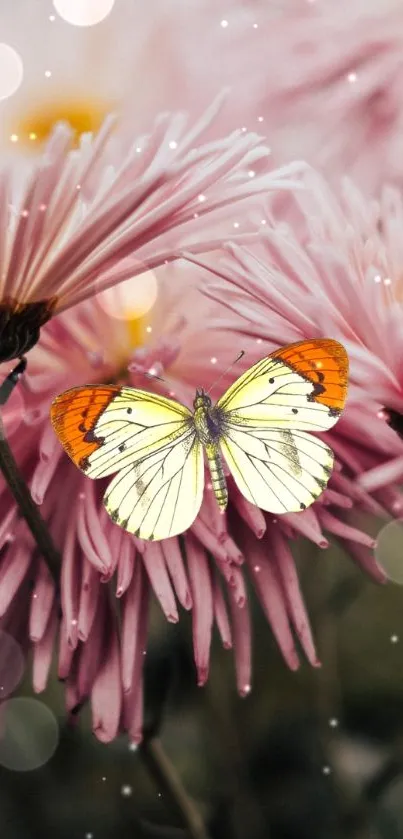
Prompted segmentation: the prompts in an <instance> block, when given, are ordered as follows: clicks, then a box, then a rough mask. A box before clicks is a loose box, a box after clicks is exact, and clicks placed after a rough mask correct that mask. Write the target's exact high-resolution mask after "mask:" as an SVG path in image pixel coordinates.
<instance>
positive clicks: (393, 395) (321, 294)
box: [188, 170, 403, 579]
mask: <svg viewBox="0 0 403 839" xmlns="http://www.w3.org/2000/svg"><path fill="white" fill-rule="evenodd" d="M304 183H305V185H306V187H307V188H306V189H303V190H300V191H299V192H298V194H296V195H295V204H294V207H293V208H292V209H291V210H290V213H289V216H290V221H289V222H288V223H286V222H284V221H281V220H279V219H278V213H277V212H276V210H275V209H274V210H273V209H272V210H271V211H270V213H269V214H268V215H267V217H266V218H263V219H262V220H261V222H262V221H263V222H265V223H264V224H262V223H261V237H260V242H259V244H258V245H256V246H255V247H254V248H253V249H246V248H244V247H240V246H237V245H228V247H227V255H226V256H225V257H222V258H221V259H219V260H215V261H214V263H212V261H211V260H209V259H208V258H206V259H204V260H202V259H200V258H197V257H193V258H192V257H189V259H190V261H192V262H193V263H195V264H197V265H199V266H202V267H203V268H206V267H207V268H208V269H209V270H210V272H211V273H212V274H214V275H215V276H216V277H217V278H218V279H217V281H216V282H214V281H210V283H204V286H203V289H204V292H205V294H206V295H207V296H208V297H209V298H210V299H213V300H214V302H215V309H214V311H215V316H210V318H209V328H210V329H211V339H209V346H211V352H212V355H213V354H214V356H216V357H219V358H220V362H222V364H223V366H224V367H225V364H226V363H227V361H228V360H229V358H230V357H229V356H228V353H227V352H223V351H222V348H225V349H227V348H228V347H229V346H230V347H231V348H235V350H237V349H238V347H240V346H241V345H242V348H243V349H245V350H246V352H247V355H246V361H245V363H247V364H250V363H252V362H253V361H254V360H255V359H256V358H257V357H259V356H260V355H263V354H265V353H267V352H270V350H272V349H273V348H275V347H277V346H278V345H281V344H286V343H288V342H292V341H297V340H300V339H301V338H304V337H305V338H307V337H319V336H324V335H326V336H329V337H332V338H335V339H337V340H339V341H340V342H341V343H342V344H343V345H344V346H345V347H346V350H347V352H348V356H349V360H350V375H349V382H350V384H349V395H348V401H347V407H346V409H345V411H344V413H343V416H342V418H341V419H340V421H339V422H338V423H337V425H336V426H335V427H334V429H332V431H331V432H330V433H329V434H327V435H326V437H327V439H328V440H329V444H330V445H331V446H332V447H333V449H334V451H335V452H336V455H337V458H338V462H339V470H338V471H336V472H335V473H334V475H333V477H332V479H331V481H330V483H329V488H328V490H327V491H326V492H325V493H324V495H323V497H322V501H323V503H322V504H320V503H317V504H315V505H314V506H313V507H312V508H311V509H310V510H309V511H307V512H308V513H309V515H310V516H311V518H312V521H314V522H315V526H316V527H319V528H324V529H325V530H328V531H329V532H330V533H334V534H335V535H337V536H338V537H339V538H341V539H342V540H343V541H344V542H345V544H346V545H347V546H348V550H349V552H350V553H351V554H352V556H353V558H355V559H356V560H358V562H359V563H360V564H361V565H362V566H363V567H364V568H365V569H366V570H367V571H369V573H370V574H371V575H372V576H373V577H374V578H375V579H380V578H381V576H382V573H381V572H380V570H379V568H377V566H376V563H375V561H374V557H373V555H372V551H371V550H370V548H371V540H369V539H365V538H364V539H363V538H362V535H358V534H357V533H355V534H353V532H352V531H351V521H352V519H351V512H349V508H352V507H353V506H354V508H357V509H360V508H362V509H363V510H366V511H368V512H370V513H374V514H376V515H385V514H390V515H394V516H395V515H397V514H398V513H400V512H401V511H402V509H403V498H402V496H401V493H400V491H399V488H398V487H399V484H401V482H402V479H403V441H402V440H401V439H399V437H398V436H397V434H396V433H395V432H394V431H393V430H392V428H391V427H390V424H392V425H394V427H398V429H399V431H400V433H402V431H403V420H402V415H403V377H402V365H401V359H402V351H403V345H402V334H401V323H402V316H403V311H402V304H403V290H402V283H401V277H402V264H403V252H402V246H401V237H400V230H401V226H402V224H403V198H402V195H401V194H400V193H399V192H398V190H395V189H392V188H390V187H387V188H385V189H384V190H383V192H382V196H381V199H380V201H379V202H370V203H368V202H367V201H366V200H365V199H364V198H363V196H362V195H361V194H360V192H359V191H358V190H357V188H356V187H355V186H354V185H353V184H352V183H351V182H350V181H348V180H344V181H343V183H342V187H341V193H340V195H339V196H337V195H336V194H335V193H334V192H332V190H331V189H330V187H329V185H328V184H327V183H326V181H325V180H324V179H323V178H322V177H321V176H320V175H319V174H318V173H315V172H314V171H313V170H310V171H309V172H307V173H306V175H305V177H304ZM283 209H284V205H283V204H282V206H281V208H280V217H281V214H282V212H283ZM288 209H290V208H289V207H288ZM217 304H221V308H220V309H217ZM220 333H221V335H220ZM194 361H195V360H194V359H193V357H192V353H191V352H190V353H189V356H188V363H189V365H192V364H193V362H194ZM221 386H223V385H221ZM391 419H392V422H391ZM334 491H335V492H336V495H335V496H333V492H334ZM330 498H333V502H334V504H335V508H334V509H331V510H330V511H329V508H328V506H327V504H326V501H327V499H329V500H330ZM338 506H340V509H339V510H338V511H337V507H338ZM306 518H307V517H306V515H305V513H304V515H303V516H299V515H298V522H299V523H300V526H301V525H302V522H303V520H305V519H306ZM283 519H284V517H283ZM283 519H282V521H283Z"/></svg>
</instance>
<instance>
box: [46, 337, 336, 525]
mask: <svg viewBox="0 0 403 839" xmlns="http://www.w3.org/2000/svg"><path fill="white" fill-rule="evenodd" d="M347 383H348V358H347V354H346V351H345V349H344V347H343V346H342V345H341V344H339V343H338V342H337V341H333V340H332V339H329V338H323V339H322V338H321V339H312V340H308V341H299V342H297V343H296V344H291V345H289V346H288V347H283V348H282V349H280V350H276V351H275V352H274V353H272V354H271V355H269V356H266V357H265V358H262V359H261V360H260V361H258V362H257V363H256V364H254V365H253V367H251V368H249V370H246V371H245V373H243V374H242V375H241V376H240V377H239V378H238V379H237V380H236V381H235V382H234V383H233V384H232V385H231V386H230V387H229V388H228V390H227V391H226V392H225V393H224V395H223V396H222V397H221V398H220V399H219V400H218V402H217V403H216V404H215V405H212V403H211V399H210V397H209V396H208V394H207V393H205V392H204V391H203V390H197V391H196V396H195V399H194V402H193V412H192V411H191V410H189V408H187V407H185V406H184V405H181V404H180V403H179V402H175V401H174V400H172V399H168V398H166V397H164V396H160V395H158V394H154V393H148V392H147V391H144V390H140V389H137V388H131V387H124V386H123V387H120V386H118V385H88V386H85V387H78V388H72V389H71V390H68V391H65V393H62V394H60V396H58V397H56V399H55V400H54V402H53V403H52V408H51V418H52V422H53V426H54V428H55V431H56V433H57V435H58V436H59V439H60V440H61V442H62V444H63V445H64V448H65V450H66V452H67V453H68V455H69V456H70V457H71V459H72V460H73V462H74V463H75V464H76V465H77V466H78V467H79V468H80V469H82V471H83V472H84V473H85V474H86V475H87V476H88V477H89V478H102V477H106V476H108V475H113V474H114V475H115V477H114V478H113V480H112V481H111V483H110V484H109V486H108V488H107V490H106V493H105V496H104V505H105V508H106V510H107V512H108V513H109V515H110V516H111V518H112V520H113V521H114V522H115V523H116V524H119V525H120V526H121V527H123V528H124V529H125V530H128V531H129V532H130V533H134V534H136V535H137V536H139V537H140V538H142V539H149V540H154V539H165V538H168V537H170V536H175V535H177V534H178V533H182V532H183V531H184V530H186V529H187V528H188V527H190V525H191V524H192V522H193V521H194V519H195V518H196V516H197V514H198V512H199V509H200V506H201V504H202V500H203V491H204V457H203V453H205V455H206V458H207V462H208V466H209V469H210V473H211V483H212V488H213V491H214V494H215V497H216V499H217V502H218V505H219V507H220V509H221V510H225V508H226V506H227V502H228V490H227V484H226V478H225V474H224V468H223V459H225V462H226V464H227V466H228V468H229V470H230V472H231V474H232V477H233V479H234V481H235V483H236V484H237V486H238V489H239V490H240V491H241V493H242V494H243V495H244V496H245V498H247V500H248V501H250V502H251V503H252V504H255V505H256V506H258V507H260V508H261V509H263V510H267V511H269V512H271V513H274V514H279V513H286V512H298V511H301V510H304V509H305V508H306V507H308V506H309V505H310V504H312V503H313V502H314V501H315V500H316V499H317V498H318V497H319V496H320V494H321V493H322V492H323V490H324V489H325V487H326V484H327V482H328V480H329V477H330V475H331V471H332V467H333V452H332V451H331V449H330V448H329V447H328V446H327V445H326V443H324V442H323V440H321V439H320V438H318V437H316V436H314V435H313V434H311V433H308V432H311V431H313V432H318V431H319V432H321V431H326V430H328V429H329V428H331V427H332V426H333V425H334V424H335V422H336V421H337V419H338V417H339V416H340V413H341V411H342V409H343V407H344V403H345V399H346V395H347Z"/></svg>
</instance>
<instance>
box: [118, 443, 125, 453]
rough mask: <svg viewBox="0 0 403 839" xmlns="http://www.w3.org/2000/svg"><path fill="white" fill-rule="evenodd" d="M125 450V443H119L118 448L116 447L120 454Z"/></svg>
mask: <svg viewBox="0 0 403 839" xmlns="http://www.w3.org/2000/svg"><path fill="white" fill-rule="evenodd" d="M125 448H126V443H121V444H120V446H118V449H119V451H120V452H124V450H125Z"/></svg>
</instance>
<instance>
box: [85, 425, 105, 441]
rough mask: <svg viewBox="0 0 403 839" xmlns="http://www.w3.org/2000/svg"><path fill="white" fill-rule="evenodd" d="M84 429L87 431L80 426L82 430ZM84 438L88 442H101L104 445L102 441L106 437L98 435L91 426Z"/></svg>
mask: <svg viewBox="0 0 403 839" xmlns="http://www.w3.org/2000/svg"><path fill="white" fill-rule="evenodd" d="M82 430H84V431H85V428H84V429H81V428H80V431H82ZM84 440H85V442H86V443H99V444H100V445H102V443H103V442H104V437H97V436H96V434H94V432H93V430H92V429H91V428H90V430H89V431H85V434H84Z"/></svg>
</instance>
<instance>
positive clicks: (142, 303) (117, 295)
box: [99, 271, 158, 320]
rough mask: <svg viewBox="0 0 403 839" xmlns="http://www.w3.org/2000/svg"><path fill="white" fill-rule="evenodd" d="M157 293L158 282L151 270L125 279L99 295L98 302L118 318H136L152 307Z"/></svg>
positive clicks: (112, 315)
mask: <svg viewBox="0 0 403 839" xmlns="http://www.w3.org/2000/svg"><path fill="white" fill-rule="evenodd" d="M157 295H158V283H157V278H156V276H155V274H154V273H153V272H152V271H145V272H144V274H139V275H138V276H137V277H132V278H131V279H130V280H125V282H123V283H119V285H117V286H113V287H112V288H110V289H107V290H106V291H103V292H101V293H100V295H99V304H100V306H101V307H102V308H103V310H104V311H105V312H106V313H107V314H108V315H109V316H110V317H114V318H118V319H119V320H136V319H137V318H141V317H143V315H145V314H147V312H149V311H150V309H152V307H153V306H154V303H155V301H156V299H157Z"/></svg>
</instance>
